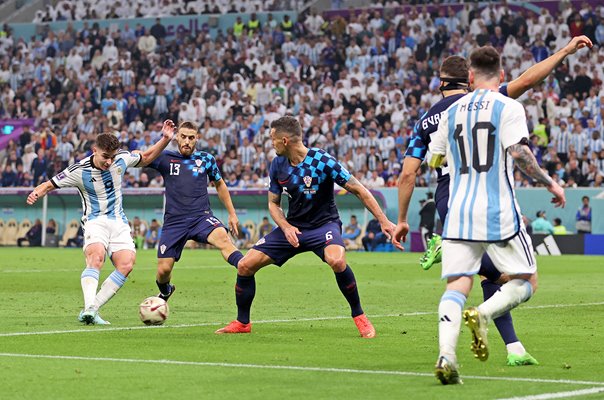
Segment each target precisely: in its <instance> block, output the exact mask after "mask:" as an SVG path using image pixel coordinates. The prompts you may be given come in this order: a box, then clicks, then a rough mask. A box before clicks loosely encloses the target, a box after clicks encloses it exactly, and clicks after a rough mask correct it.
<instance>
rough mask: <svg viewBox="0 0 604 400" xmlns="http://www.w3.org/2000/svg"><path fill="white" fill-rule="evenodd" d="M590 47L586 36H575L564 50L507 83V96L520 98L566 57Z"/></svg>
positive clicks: (590, 43)
mask: <svg viewBox="0 0 604 400" xmlns="http://www.w3.org/2000/svg"><path fill="white" fill-rule="evenodd" d="M592 46H593V44H592V42H591V40H590V39H589V38H588V37H587V36H575V37H574V38H572V40H571V41H570V42H569V43H568V44H567V45H566V46H564V48H562V49H560V50H559V51H558V52H556V53H554V54H552V55H551V56H549V57H548V58H546V59H545V60H543V61H541V62H540V63H538V64H535V65H533V66H532V67H530V68H529V69H527V70H526V71H524V73H523V74H522V75H520V76H519V77H518V78H516V79H514V80H513V81H511V82H510V83H508V88H507V90H508V96H509V97H511V98H513V99H516V98H518V97H520V96H522V94H523V93H524V92H526V91H527V90H529V89H531V88H532V87H534V86H535V85H537V84H538V83H540V82H541V81H542V80H544V79H545V78H546V77H547V76H548V75H549V74H550V73H551V72H552V71H553V70H554V69H555V68H556V67H557V66H558V65H560V63H561V62H562V61H564V59H565V58H566V57H567V56H569V55H571V54H575V53H576V52H577V50H579V49H582V48H584V47H589V48H591V47H592Z"/></svg>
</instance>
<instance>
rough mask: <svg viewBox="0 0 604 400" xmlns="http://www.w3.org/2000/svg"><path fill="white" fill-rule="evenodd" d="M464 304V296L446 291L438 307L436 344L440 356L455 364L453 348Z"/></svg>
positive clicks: (455, 357) (455, 343) (457, 335)
mask: <svg viewBox="0 0 604 400" xmlns="http://www.w3.org/2000/svg"><path fill="white" fill-rule="evenodd" d="M465 304H466V296H464V294H463V293H461V292H458V291H456V290H447V291H445V293H444V294H443V296H442V297H441V299H440V304H439V305H438V320H439V323H438V344H439V349H440V355H441V356H445V357H447V359H448V360H449V361H451V362H452V363H455V364H456V363H457V356H456V354H455V348H456V347H457V340H458V339H459V330H460V328H461V311H462V310H463V308H464V305H465Z"/></svg>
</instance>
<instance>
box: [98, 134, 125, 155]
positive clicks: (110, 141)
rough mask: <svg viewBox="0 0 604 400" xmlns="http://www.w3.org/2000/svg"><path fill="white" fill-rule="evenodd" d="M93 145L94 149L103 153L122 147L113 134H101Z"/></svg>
mask: <svg viewBox="0 0 604 400" xmlns="http://www.w3.org/2000/svg"><path fill="white" fill-rule="evenodd" d="M95 144H96V147H98V148H99V149H101V150H105V151H116V150H118V149H119V148H120V147H122V145H121V144H120V141H119V140H118V139H117V136H115V135H114V134H113V133H101V134H100V135H98V136H97V137H96V140H95Z"/></svg>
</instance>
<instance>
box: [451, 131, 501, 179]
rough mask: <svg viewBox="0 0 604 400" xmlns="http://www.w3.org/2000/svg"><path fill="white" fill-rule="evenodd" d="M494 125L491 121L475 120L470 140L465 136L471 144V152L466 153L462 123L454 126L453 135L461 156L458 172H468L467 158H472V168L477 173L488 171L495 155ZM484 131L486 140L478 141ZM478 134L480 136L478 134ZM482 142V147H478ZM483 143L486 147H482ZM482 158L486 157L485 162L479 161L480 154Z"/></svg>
mask: <svg viewBox="0 0 604 400" xmlns="http://www.w3.org/2000/svg"><path fill="white" fill-rule="evenodd" d="M496 129H497V128H495V125H493V124H492V123H491V122H484V121H483V122H476V123H475V124H474V126H473V127H472V140H471V141H470V140H469V139H470V138H469V137H468V138H466V139H467V140H468V142H469V143H471V144H472V145H471V146H470V147H472V154H471V155H469V154H467V151H468V149H466V144H465V140H464V135H465V134H466V133H465V132H464V130H463V126H462V124H457V126H456V127H455V132H454V134H453V137H454V138H455V140H456V141H457V146H458V147H459V154H460V157H461V165H460V167H459V173H460V174H462V175H463V174H467V173H469V172H470V166H469V164H468V158H470V157H471V158H472V168H474V170H475V171H477V172H478V173H481V172H488V171H489V170H490V169H491V167H492V166H493V158H494V156H495V134H494V132H495V130H496ZM485 133H486V135H487V140H486V141H485V140H482V141H480V140H479V139H480V138H482V137H484V136H483V135H484V134H485ZM479 135H480V136H479ZM480 144H482V145H483V148H482V149H479V145H480ZM484 144H486V147H487V148H486V149H484ZM481 155H482V158H483V159H485V158H486V163H485V164H481V163H480V158H481V157H480V156H481Z"/></svg>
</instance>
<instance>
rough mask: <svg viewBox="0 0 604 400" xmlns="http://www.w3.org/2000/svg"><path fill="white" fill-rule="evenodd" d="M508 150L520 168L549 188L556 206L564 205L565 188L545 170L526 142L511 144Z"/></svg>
mask: <svg viewBox="0 0 604 400" xmlns="http://www.w3.org/2000/svg"><path fill="white" fill-rule="evenodd" d="M508 151H509V152H510V155H511V156H512V157H513V158H514V160H515V161H516V165H517V166H518V168H520V169H521V170H522V171H523V172H524V173H525V174H527V175H528V176H530V177H531V178H533V179H534V180H536V181H537V182H539V183H542V184H544V185H545V187H546V188H547V190H548V191H549V192H550V193H551V194H553V195H554V198H553V199H552V203H553V204H555V206H556V207H564V205H565V204H566V198H565V196H564V189H562V188H561V187H560V185H558V184H557V183H556V182H554V181H553V180H552V178H550V177H549V176H548V175H547V174H546V173H545V172H543V170H542V169H541V168H540V167H539V164H538V163H537V159H536V158H535V156H534V155H533V152H532V151H531V149H530V148H529V147H528V146H527V145H526V144H525V143H523V142H521V143H518V144H514V145H512V146H510V147H509V148H508Z"/></svg>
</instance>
